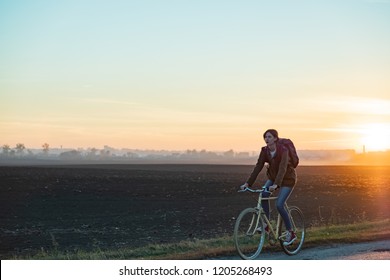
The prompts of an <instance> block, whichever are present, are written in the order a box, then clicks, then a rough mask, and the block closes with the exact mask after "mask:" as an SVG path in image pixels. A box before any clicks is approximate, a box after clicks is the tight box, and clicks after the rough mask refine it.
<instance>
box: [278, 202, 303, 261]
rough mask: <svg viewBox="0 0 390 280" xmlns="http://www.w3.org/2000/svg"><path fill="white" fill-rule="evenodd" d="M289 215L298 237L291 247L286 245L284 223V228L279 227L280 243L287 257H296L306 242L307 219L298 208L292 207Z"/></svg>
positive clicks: (283, 225)
mask: <svg viewBox="0 0 390 280" xmlns="http://www.w3.org/2000/svg"><path fill="white" fill-rule="evenodd" d="M288 213H289V216H290V220H291V224H292V226H293V230H294V232H295V235H296V236H297V239H296V240H295V241H294V242H293V243H292V244H291V245H284V244H283V242H284V238H283V237H284V236H285V235H283V234H282V233H283V232H286V226H285V224H284V222H283V223H282V226H280V227H279V242H280V245H281V246H282V249H283V251H284V252H285V253H286V254H287V255H290V256H292V255H296V254H298V252H299V251H300V250H301V248H302V246H303V242H304V241H305V234H306V230H305V219H304V216H303V213H302V211H301V210H300V209H299V208H298V207H296V206H291V207H289V208H288Z"/></svg>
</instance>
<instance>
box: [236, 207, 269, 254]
mask: <svg viewBox="0 0 390 280" xmlns="http://www.w3.org/2000/svg"><path fill="white" fill-rule="evenodd" d="M260 229H261V230H260ZM264 240H265V232H264V226H263V221H262V218H261V217H260V213H259V210H258V209H255V208H247V209H245V210H243V211H242V212H241V213H240V215H239V216H238V218H237V221H236V224H235V226H234V244H235V246H236V249H237V252H238V254H239V255H240V257H241V258H243V259H245V260H253V259H255V258H257V257H258V256H259V254H260V252H261V250H262V248H263V245H264Z"/></svg>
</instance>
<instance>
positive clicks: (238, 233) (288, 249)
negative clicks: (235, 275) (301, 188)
mask: <svg viewBox="0 0 390 280" xmlns="http://www.w3.org/2000/svg"><path fill="white" fill-rule="evenodd" d="M246 191H249V192H252V193H259V197H258V200H257V206H256V207H254V208H247V209H244V210H243V211H242V212H241V213H240V215H238V218H237V220H236V223H235V226H234V244H235V247H236V249H237V252H238V254H239V255H240V257H241V258H242V259H246V260H253V259H255V258H257V257H258V256H259V254H260V253H261V250H262V249H263V246H264V242H265V236H266V234H268V235H269V243H270V244H271V245H275V244H276V242H277V241H279V242H280V245H281V246H282V249H283V251H284V252H285V253H286V254H287V255H295V254H297V253H298V252H299V251H300V250H301V248H302V245H303V242H304V240H305V222H304V217H303V213H302V211H301V210H300V209H299V208H298V207H296V206H290V207H289V206H288V205H287V203H285V208H286V210H287V212H288V213H289V217H290V219H291V224H292V226H293V230H294V232H295V234H296V236H297V239H296V240H295V241H294V242H293V243H292V244H291V245H284V244H283V242H284V241H285V237H286V235H287V230H286V228H285V225H284V222H283V221H282V217H281V216H280V214H279V213H278V217H277V221H276V224H275V223H274V219H271V218H270V219H268V217H267V215H266V214H265V212H264V209H263V208H262V206H261V201H263V200H275V199H277V197H275V196H273V197H271V196H270V197H267V198H265V197H264V198H263V193H265V192H268V193H270V192H269V191H268V190H267V189H266V188H265V187H263V188H261V189H258V190H253V189H251V188H249V187H246V188H245V189H243V190H240V191H239V192H246ZM272 224H275V225H276V228H275V227H274V226H273V225H272ZM266 225H268V233H266V231H265V226H266Z"/></svg>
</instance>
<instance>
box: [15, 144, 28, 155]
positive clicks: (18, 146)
mask: <svg viewBox="0 0 390 280" xmlns="http://www.w3.org/2000/svg"><path fill="white" fill-rule="evenodd" d="M15 149H16V153H17V154H18V155H22V154H23V152H24V150H25V149H26V146H24V144H22V143H18V144H16V147H15Z"/></svg>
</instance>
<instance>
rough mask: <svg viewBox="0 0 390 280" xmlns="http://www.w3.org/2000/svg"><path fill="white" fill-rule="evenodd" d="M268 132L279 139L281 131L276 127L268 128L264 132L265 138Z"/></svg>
mask: <svg viewBox="0 0 390 280" xmlns="http://www.w3.org/2000/svg"><path fill="white" fill-rule="evenodd" d="M267 133H271V135H272V136H273V137H275V138H277V140H279V133H278V131H277V130H276V129H267V130H266V131H265V132H264V134H263V138H265V135H266V134H267Z"/></svg>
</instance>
